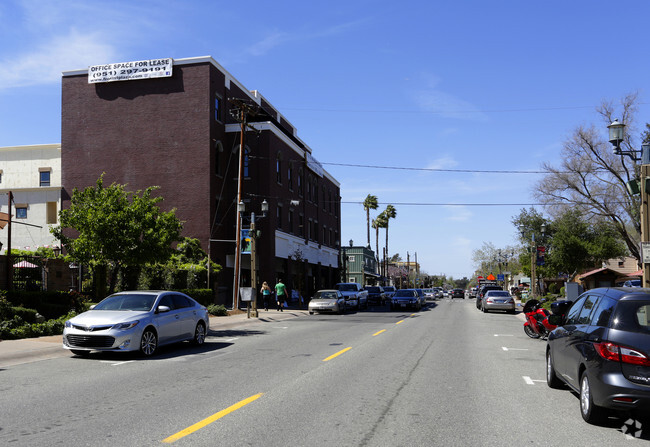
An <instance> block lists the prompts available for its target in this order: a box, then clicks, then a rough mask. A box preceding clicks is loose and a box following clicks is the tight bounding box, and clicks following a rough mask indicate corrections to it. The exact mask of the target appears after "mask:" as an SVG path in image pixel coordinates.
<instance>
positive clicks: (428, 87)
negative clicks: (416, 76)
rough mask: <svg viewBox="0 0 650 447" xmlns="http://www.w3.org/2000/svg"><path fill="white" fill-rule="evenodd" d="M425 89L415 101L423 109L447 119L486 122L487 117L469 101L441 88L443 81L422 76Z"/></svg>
mask: <svg viewBox="0 0 650 447" xmlns="http://www.w3.org/2000/svg"><path fill="white" fill-rule="evenodd" d="M422 77H423V78H424V79H423V84H424V85H423V87H422V88H421V89H420V90H418V91H416V92H415V97H414V100H415V102H416V103H417V104H418V105H419V106H420V108H421V109H423V110H425V111H427V112H430V113H435V114H438V115H440V116H442V117H446V118H455V119H461V120H471V121H486V120H487V115H486V114H485V113H483V112H481V111H480V109H479V108H478V107H476V106H475V105H474V104H472V103H470V102H469V101H465V100H463V99H461V98H458V97H456V96H454V95H452V94H449V93H446V92H444V91H443V90H441V89H440V88H439V84H441V80H440V79H439V78H437V77H436V76H433V75H429V74H425V75H423V76H422Z"/></svg>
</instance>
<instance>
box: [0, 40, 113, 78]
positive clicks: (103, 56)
mask: <svg viewBox="0 0 650 447" xmlns="http://www.w3.org/2000/svg"><path fill="white" fill-rule="evenodd" d="M115 54H116V52H115V50H114V48H113V47H112V46H110V45H108V44H106V43H105V42H104V41H103V39H102V38H101V36H100V35H98V34H94V35H93V34H91V35H82V34H80V33H78V32H77V31H75V30H72V31H71V32H70V33H69V34H68V35H66V36H62V37H57V38H54V39H52V40H51V41H49V42H47V43H46V44H41V45H40V46H39V47H38V48H36V49H34V50H33V51H31V52H28V53H23V54H21V55H19V56H17V57H16V58H15V59H10V58H5V59H3V60H2V61H1V62H0V88H1V89H8V88H15V87H24V86H28V85H38V84H47V83H55V82H59V81H60V80H61V72H62V71H65V70H71V69H77V68H85V67H87V66H88V65H92V64H94V63H101V62H108V61H111V60H113V59H114V58H115Z"/></svg>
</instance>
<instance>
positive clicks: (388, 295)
mask: <svg viewBox="0 0 650 447" xmlns="http://www.w3.org/2000/svg"><path fill="white" fill-rule="evenodd" d="M395 291H396V289H395V287H393V286H384V294H385V295H386V299H387V300H390V299H391V298H392V297H393V295H395Z"/></svg>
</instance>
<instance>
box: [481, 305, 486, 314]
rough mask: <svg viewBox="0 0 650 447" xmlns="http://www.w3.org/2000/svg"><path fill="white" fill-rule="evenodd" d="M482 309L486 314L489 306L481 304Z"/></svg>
mask: <svg viewBox="0 0 650 447" xmlns="http://www.w3.org/2000/svg"><path fill="white" fill-rule="evenodd" d="M481 310H482V311H483V313H484V314H486V313H488V310H487V307H485V306H481Z"/></svg>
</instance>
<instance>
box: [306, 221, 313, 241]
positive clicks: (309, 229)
mask: <svg viewBox="0 0 650 447" xmlns="http://www.w3.org/2000/svg"><path fill="white" fill-rule="evenodd" d="M313 226H314V221H313V220H311V219H309V223H308V224H307V239H309V240H311V235H312V234H314V233H312V231H314V228H313Z"/></svg>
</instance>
